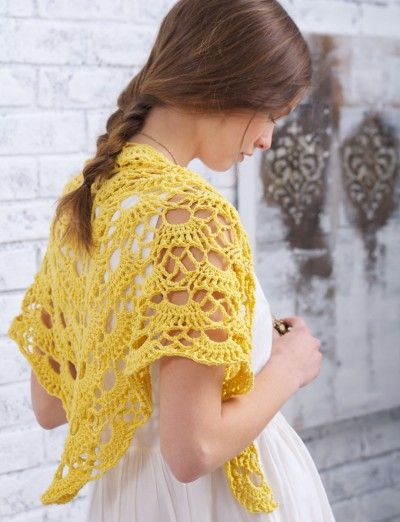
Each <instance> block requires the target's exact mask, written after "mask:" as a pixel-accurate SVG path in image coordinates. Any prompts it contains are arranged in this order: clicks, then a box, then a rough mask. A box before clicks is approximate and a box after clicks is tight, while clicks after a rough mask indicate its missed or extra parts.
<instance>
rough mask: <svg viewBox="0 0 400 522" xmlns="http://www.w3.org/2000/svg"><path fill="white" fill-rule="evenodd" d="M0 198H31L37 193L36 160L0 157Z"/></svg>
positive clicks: (31, 158)
mask: <svg viewBox="0 0 400 522" xmlns="http://www.w3.org/2000/svg"><path fill="white" fill-rule="evenodd" d="M0 164H1V166H0V168H1V176H0V198H1V199H2V200H8V199H31V198H33V197H35V196H36V195H37V160H36V158H33V157H25V158H24V157H18V156H3V157H2V158H1V159H0Z"/></svg>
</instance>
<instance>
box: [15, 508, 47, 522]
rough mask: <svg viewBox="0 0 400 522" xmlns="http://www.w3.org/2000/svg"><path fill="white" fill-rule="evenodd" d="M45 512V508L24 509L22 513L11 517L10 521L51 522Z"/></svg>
mask: <svg viewBox="0 0 400 522" xmlns="http://www.w3.org/2000/svg"><path fill="white" fill-rule="evenodd" d="M45 513H46V510H45V508H42V509H40V508H38V509H33V510H30V511H24V512H23V513H22V515H17V516H16V517H9V518H8V522H49V521H48V519H47V517H46V514H45Z"/></svg>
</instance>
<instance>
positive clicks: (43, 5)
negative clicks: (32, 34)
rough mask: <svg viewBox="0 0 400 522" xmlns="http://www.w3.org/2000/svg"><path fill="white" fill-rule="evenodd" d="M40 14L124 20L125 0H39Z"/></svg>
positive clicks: (70, 17) (55, 16) (57, 16)
mask: <svg viewBox="0 0 400 522" xmlns="http://www.w3.org/2000/svg"><path fill="white" fill-rule="evenodd" d="M38 12H39V16H41V17H44V18H51V19H53V20H54V19H57V18H69V19H82V20H85V21H87V20H124V19H125V2H124V0H114V1H110V0H92V1H90V0H70V1H69V2H64V0H38Z"/></svg>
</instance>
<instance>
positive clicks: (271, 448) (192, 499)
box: [87, 411, 335, 522]
mask: <svg viewBox="0 0 400 522" xmlns="http://www.w3.org/2000/svg"><path fill="white" fill-rule="evenodd" d="M255 444H256V446H257V449H258V452H259V457H260V464H261V467H262V470H263V472H264V476H265V479H266V480H267V482H268V484H269V485H270V487H271V489H272V491H273V494H274V497H275V500H276V501H278V502H279V503H280V506H279V507H278V508H276V509H275V510H274V511H273V512H271V513H250V512H249V511H247V510H246V509H245V508H244V507H243V506H242V505H241V504H240V503H239V502H238V501H237V500H236V499H235V497H233V495H232V493H231V490H230V488H229V485H228V482H227V479H226V476H225V474H224V471H223V468H222V466H221V467H219V468H218V469H216V470H215V471H213V472H212V473H210V474H207V475H204V476H203V477H200V478H199V479H197V480H195V481H193V482H190V483H187V484H185V483H181V482H179V481H178V480H177V479H176V478H175V477H174V475H173V474H172V472H171V471H170V469H169V466H168V465H167V463H166V462H165V460H164V458H163V457H162V455H161V452H160V449H159V446H143V445H134V444H132V445H131V446H130V447H129V449H128V451H127V452H126V454H125V455H124V457H123V458H122V459H121V460H120V461H119V462H118V464H117V465H116V466H115V467H114V468H112V469H111V470H109V471H108V472H107V473H106V474H105V475H104V476H103V477H101V478H100V479H98V480H94V481H92V482H91V483H90V484H89V505H88V512H87V522H245V521H246V522H250V521H253V522H256V521H259V522H261V521H262V522H334V521H335V518H334V516H333V513H332V509H331V506H330V504H329V501H328V498H327V495H326V492H325V489H324V486H323V484H322V481H321V478H320V475H319V473H318V470H317V468H316V466H315V463H314V461H313V459H312V457H311V455H310V453H309V452H308V449H307V447H306V446H305V444H304V442H303V441H302V439H301V438H300V436H299V435H298V434H297V433H296V431H295V430H294V429H293V428H292V427H291V426H290V424H289V423H288V422H287V420H286V418H285V417H284V415H283V414H282V412H280V411H279V412H278V413H277V414H276V415H275V416H274V417H273V419H272V420H271V421H270V422H269V423H268V424H267V426H266V427H265V428H264V430H263V431H262V432H261V433H260V434H259V436H258V437H257V438H256V439H255Z"/></svg>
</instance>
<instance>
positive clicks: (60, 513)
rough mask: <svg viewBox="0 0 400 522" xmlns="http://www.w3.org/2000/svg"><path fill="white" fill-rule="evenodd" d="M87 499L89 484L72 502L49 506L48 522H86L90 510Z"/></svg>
mask: <svg viewBox="0 0 400 522" xmlns="http://www.w3.org/2000/svg"><path fill="white" fill-rule="evenodd" d="M84 492H85V493H84ZM86 497H87V484H86V485H85V486H84V487H83V488H82V489H81V490H80V491H79V493H78V495H77V496H76V498H75V499H74V500H73V501H72V502H68V503H67V504H60V505H57V504H51V505H49V506H47V517H48V518H47V520H48V521H49V522H50V521H51V522H53V521H54V522H71V520H73V521H74V522H86V520H87V517H86V514H87V510H88V499H87V498H86ZM110 522H111V521H110ZM115 522H117V521H115Z"/></svg>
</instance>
